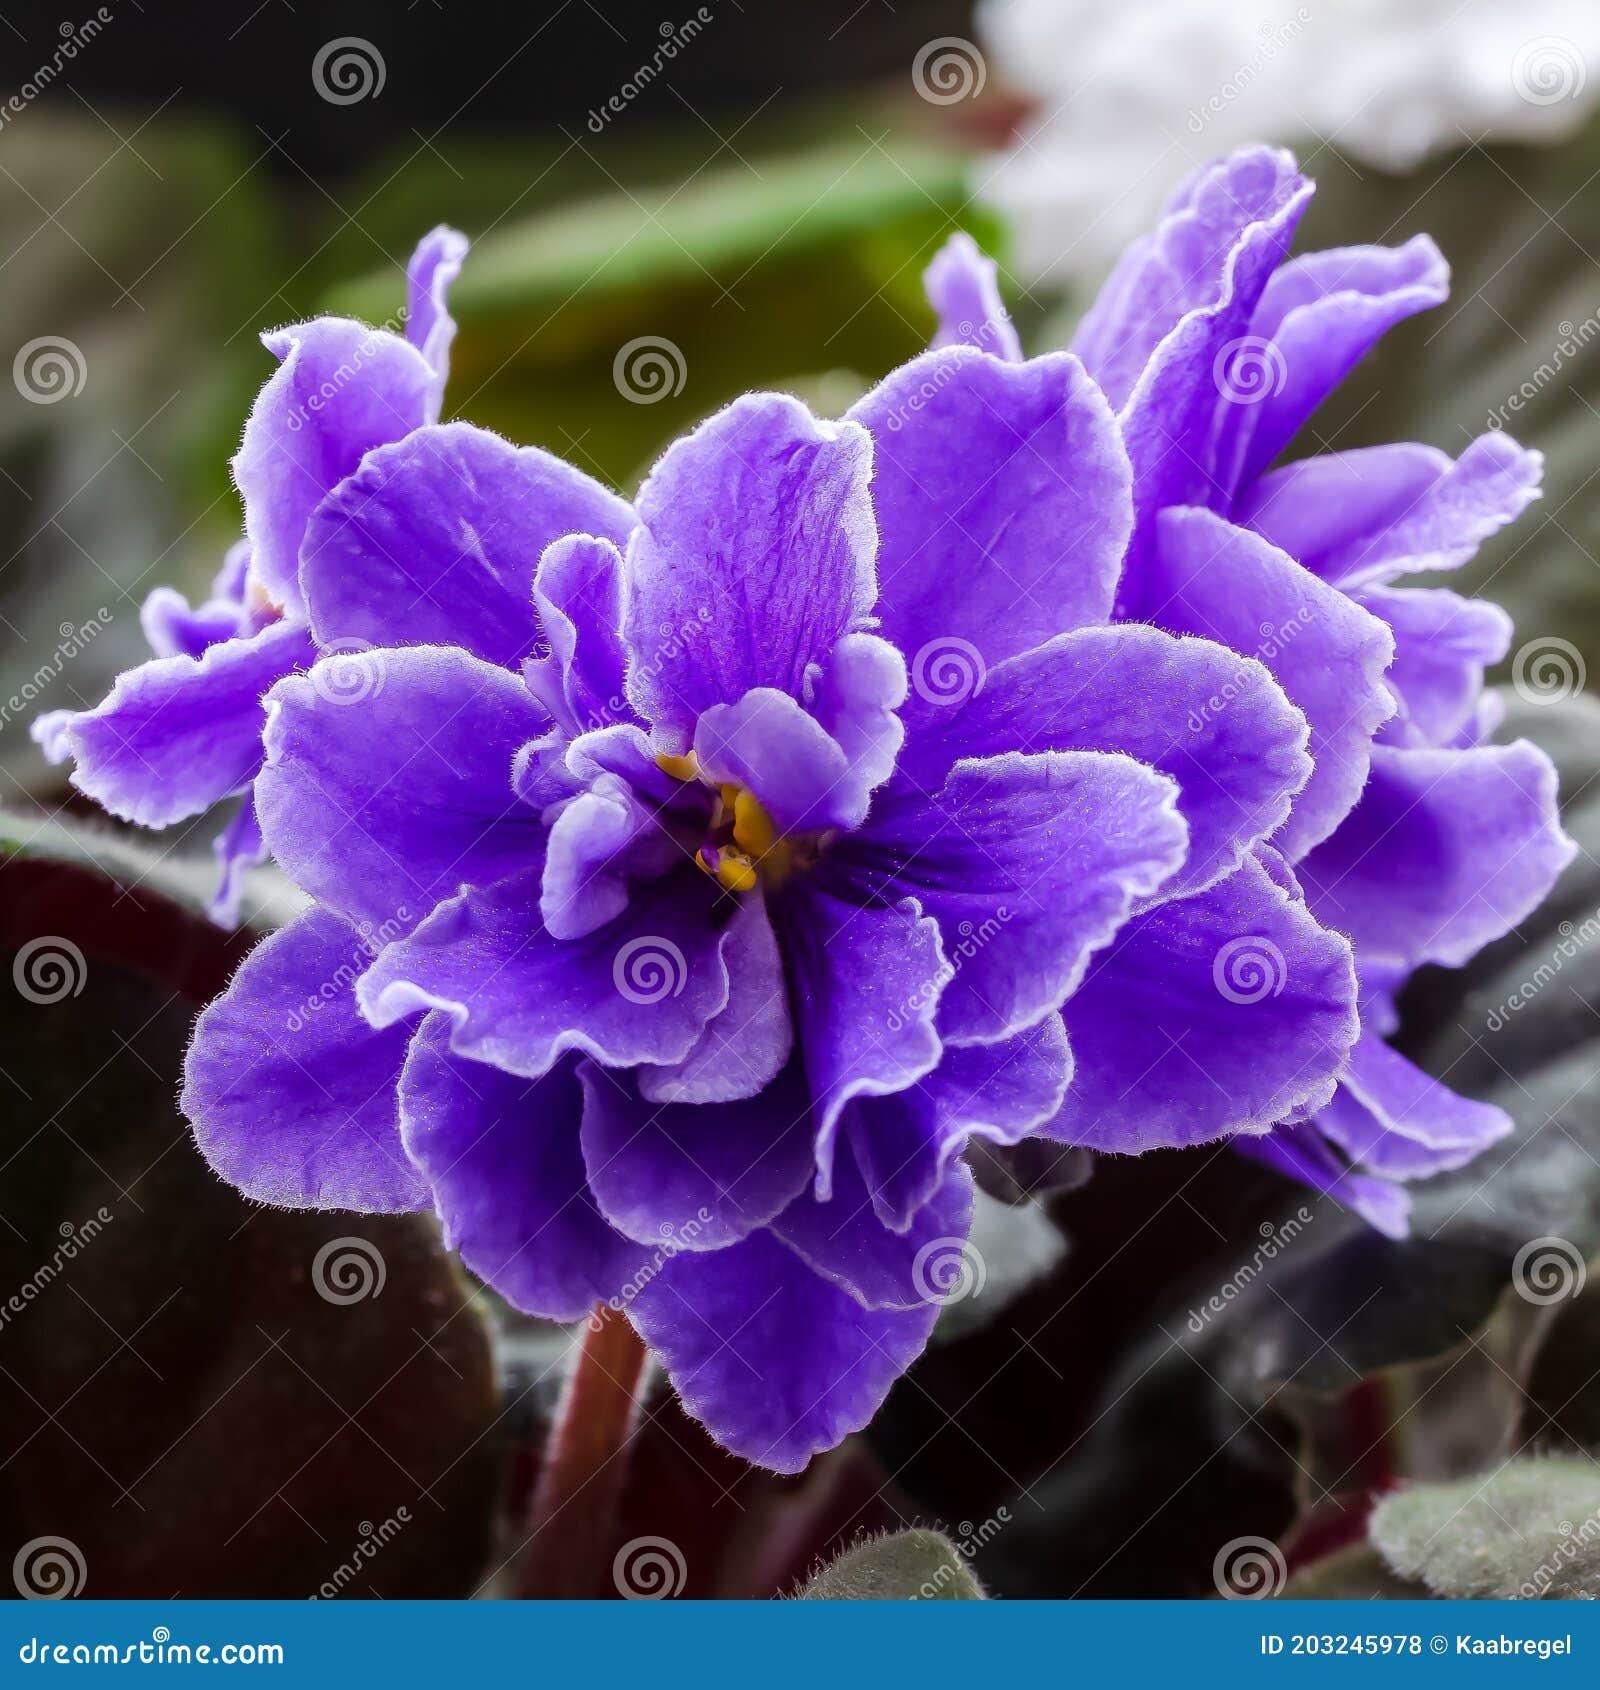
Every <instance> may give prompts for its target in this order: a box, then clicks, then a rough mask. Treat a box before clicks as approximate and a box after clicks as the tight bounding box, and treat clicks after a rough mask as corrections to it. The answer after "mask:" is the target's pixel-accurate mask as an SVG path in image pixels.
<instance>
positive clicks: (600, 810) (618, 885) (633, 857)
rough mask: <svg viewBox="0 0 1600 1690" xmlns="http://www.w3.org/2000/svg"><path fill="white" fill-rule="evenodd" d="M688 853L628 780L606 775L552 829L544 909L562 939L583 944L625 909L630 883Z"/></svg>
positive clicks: (546, 920)
mask: <svg viewBox="0 0 1600 1690" xmlns="http://www.w3.org/2000/svg"><path fill="white" fill-rule="evenodd" d="M682 855H683V849H682V847H681V846H680V845H679V844H678V842H677V841H676V840H675V839H674V838H673V837H672V836H671V834H669V833H667V832H666V831H665V830H664V829H663V828H662V826H661V824H660V822H659V821H658V820H657V818H656V815H655V812H654V811H653V810H652V809H651V808H649V807H648V806H647V805H644V804H641V803H640V802H639V800H638V799H637V798H636V797H635V796H634V794H633V789H632V788H631V787H630V786H629V785H628V784H627V782H626V781H623V780H620V779H618V777H617V776H615V775H602V776H601V777H600V778H599V779H598V780H597V781H595V783H594V785H593V786H591V787H590V788H589V790H588V791H587V792H581V793H579V794H578V796H577V797H576V798H573V799H572V800H571V801H570V802H568V803H567V804H566V806H565V807H564V808H563V809H562V811H561V813H560V814H559V815H558V816H557V817H556V819H555V821H554V822H553V823H552V824H551V827H550V839H549V844H548V848H547V851H546V855H545V864H544V880H543V883H542V890H541V892H540V895H539V907H540V911H541V913H542V914H543V916H544V924H545V927H546V928H547V929H548V930H549V932H550V933H551V934H552V935H553V936H554V937H555V938H557V939H581V938H582V937H583V935H584V934H585V933H592V932H593V931H594V930H595V928H597V927H603V926H604V925H605V924H606V923H607V922H608V921H610V920H612V919H613V918H614V917H616V916H618V915H621V913H622V912H623V910H625V909H626V908H627V906H628V882H629V880H630V878H638V879H654V877H655V876H656V875H658V874H665V873H666V871H667V870H668V869H669V868H671V867H672V866H673V864H674V863H675V862H677V861H678V860H679V859H680V858H681V857H682Z"/></svg>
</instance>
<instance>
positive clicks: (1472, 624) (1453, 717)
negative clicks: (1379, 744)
mask: <svg viewBox="0 0 1600 1690" xmlns="http://www.w3.org/2000/svg"><path fill="white" fill-rule="evenodd" d="M1351 596H1352V597H1353V598H1354V599H1355V601H1356V603H1357V604H1359V605H1360V606H1361V607H1362V609H1363V610H1370V611H1371V612H1372V614H1373V615H1374V616H1376V617H1377V618H1378V619H1379V621H1381V622H1383V623H1384V624H1385V625H1386V626H1387V627H1388V629H1389V632H1390V633H1391V634H1393V635H1394V662H1393V663H1392V664H1391V665H1390V667H1389V672H1388V675H1387V676H1386V677H1385V678H1386V679H1387V681H1388V683H1389V686H1390V688H1391V689H1392V690H1393V692H1394V695H1395V697H1396V699H1397V700H1398V701H1399V705H1400V708H1399V709H1398V711H1396V713H1395V714H1394V716H1392V717H1391V718H1390V719H1389V721H1387V722H1386V723H1385V724H1384V725H1383V728H1382V729H1381V730H1380V737H1381V738H1382V739H1383V740H1385V741H1386V742H1388V743H1389V744H1391V745H1449V744H1452V743H1453V742H1454V741H1455V739H1456V737H1457V736H1458V735H1459V734H1460V733H1461V731H1462V729H1463V728H1464V727H1466V726H1467V724H1468V723H1469V722H1471V721H1472V720H1473V718H1474V717H1475V715H1476V714H1477V709H1478V702H1479V699H1480V698H1481V696H1482V693H1483V671H1484V669H1485V667H1486V666H1487V665H1489V664H1491V663H1498V662H1499V661H1500V659H1501V658H1502V657H1504V656H1505V654H1506V652H1507V651H1508V650H1509V649H1510V647H1511V618H1510V617H1509V616H1507V615H1506V613H1505V612H1504V611H1503V610H1502V609H1501V608H1500V606H1499V605H1497V604H1492V603H1491V602H1490V601H1489V600H1488V599H1464V598H1462V597H1461V596H1460V595H1459V594H1458V593H1452V592H1450V591H1448V590H1447V589H1446V588H1444V587H1399V588H1389V587H1367V588H1364V589H1363V590H1362V591H1360V592H1357V593H1354V594H1352V595H1351Z"/></svg>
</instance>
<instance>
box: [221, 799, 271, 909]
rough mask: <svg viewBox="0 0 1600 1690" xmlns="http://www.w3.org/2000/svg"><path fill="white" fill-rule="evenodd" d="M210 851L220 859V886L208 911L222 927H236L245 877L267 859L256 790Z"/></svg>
mask: <svg viewBox="0 0 1600 1690" xmlns="http://www.w3.org/2000/svg"><path fill="white" fill-rule="evenodd" d="M211 851H212V855H213V856H215V857H216V859H217V889H216V891H215V892H214V893H213V894H212V896H211V901H210V902H209V903H208V904H207V905H206V914H207V915H209V916H210V917H211V919H212V920H213V921H214V922H216V924H217V925H218V926H219V927H237V926H238V925H239V905H240V902H241V900H242V899H243V896H244V877H245V875H246V874H247V873H248V872H249V871H250V870H251V869H253V868H255V867H257V866H258V865H260V864H261V863H264V862H265V861H266V860H267V842H266V841H265V840H264V839H263V838H262V837H261V822H260V818H259V817H258V816H257V815H256V799H255V793H254V792H253V791H252V792H247V793H246V794H245V795H244V798H243V800H242V801H241V802H240V805H239V808H238V809H237V810H236V811H235V812H234V814H233V816H232V818H231V819H230V820H229V822H228V825H227V826H226V827H225V828H223V830H222V832H221V833H219V834H218V835H217V837H216V838H215V839H214V840H212V842H211Z"/></svg>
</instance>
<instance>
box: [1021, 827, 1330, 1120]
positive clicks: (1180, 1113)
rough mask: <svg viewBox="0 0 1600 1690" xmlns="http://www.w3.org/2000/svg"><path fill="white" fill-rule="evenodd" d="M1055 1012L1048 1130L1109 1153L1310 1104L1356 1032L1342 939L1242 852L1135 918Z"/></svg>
mask: <svg viewBox="0 0 1600 1690" xmlns="http://www.w3.org/2000/svg"><path fill="white" fill-rule="evenodd" d="M1062 1014H1063V1017H1064V1019H1065V1021H1066V1024H1067V1036H1068V1037H1069V1038H1070V1039H1071V1041H1072V1049H1073V1054H1074V1056H1075V1057H1076V1060H1077V1068H1076V1071H1075V1072H1074V1074H1073V1079H1072V1084H1071V1086H1069V1087H1068V1089H1067V1098H1066V1103H1065V1105H1064V1106H1063V1108H1062V1110H1061V1113H1060V1114H1059V1115H1058V1116H1057V1117H1056V1119H1055V1121H1054V1123H1053V1124H1052V1126H1051V1128H1050V1130H1049V1136H1051V1137H1053V1138H1058V1139H1061V1140H1063V1141H1064V1142H1066V1143H1069V1144H1082V1145H1087V1146H1089V1148H1091V1149H1093V1150H1109V1151H1123V1152H1137V1151H1143V1150H1154V1149H1158V1148H1163V1147H1167V1146H1172V1145H1189V1144H1202V1143H1204V1142H1206V1141H1207V1140H1210V1139H1216V1138H1222V1137H1225V1136H1227V1135H1228V1134H1231V1133H1261V1132H1265V1131H1266V1130H1267V1129H1268V1128H1269V1127H1271V1126H1272V1124H1273V1123H1274V1122H1275V1121H1280V1120H1282V1119H1283V1118H1284V1117H1285V1116H1286V1115H1288V1114H1290V1113H1292V1112H1293V1111H1294V1110H1295V1109H1296V1108H1299V1107H1301V1106H1302V1105H1304V1104H1306V1103H1307V1102H1308V1101H1312V1100H1314V1101H1315V1103H1316V1104H1318V1105H1319V1106H1320V1104H1322V1103H1324V1102H1326V1101H1327V1099H1328V1097H1329V1096H1330V1095H1331V1093H1332V1088H1333V1081H1334V1076H1335V1074H1336V1073H1337V1072H1338V1070H1339V1068H1340V1067H1341V1066H1342V1064H1343V1062H1344V1059H1345V1056H1346V1054H1347V1053H1348V1052H1349V1050H1350V1047H1351V1046H1352V1045H1353V1044H1354V1043H1355V1039H1356V1034H1357V1031H1358V1021H1357V1015H1356V980H1355V969H1354V966H1353V963H1352V959H1351V953H1350V947H1349V945H1348V944H1347V943H1346V942H1345V941H1344V940H1343V939H1342V938H1340V937H1339V936H1338V935H1337V934H1334V933H1330V932H1327V931H1326V930H1325V929H1323V928H1321V927H1319V926H1318V925H1317V924H1316V922H1315V921H1314V920H1312V918H1311V916H1310V915H1309V914H1308V912H1307V910H1306V907H1305V905H1304V904H1302V903H1300V902H1298V901H1297V900H1296V899H1295V898H1294V897H1293V896H1292V895H1291V894H1290V893H1288V892H1286V891H1285V890H1284V889H1283V888H1282V887H1281V886H1279V885H1278V884H1277V883H1276V881H1275V880H1274V879H1273V878H1272V877H1271V876H1270V875H1269V874H1268V873H1267V871H1266V870H1265V869H1264V868H1263V867H1262V866H1261V865H1260V864H1259V863H1258V862H1256V861H1255V859H1254V858H1248V859H1246V861H1245V863H1244V865H1243V866H1242V867H1241V868H1240V869H1239V870H1238V872H1237V873H1235V874H1233V875H1230V876H1229V878H1228V879H1226V880H1224V881H1221V882H1219V883H1218V884H1217V885H1215V886H1212V887H1210V888H1209V889H1208V890H1206V891H1204V892H1200V893H1197V894H1196V895H1195V896H1194V897H1191V898H1180V899H1178V900H1177V901H1175V902H1173V903H1170V904H1163V905H1161V906H1160V907H1159V908H1156V909H1153V910H1150V911H1147V912H1146V913H1145V914H1143V915H1138V916H1135V917H1134V918H1133V920H1132V921H1130V922H1129V923H1128V924H1127V926H1126V927H1124V928H1123V930H1122V932H1121V933H1120V934H1119V935H1118V936H1117V939H1116V942H1115V943H1114V944H1113V945H1112V946H1111V947H1110V948H1109V949H1107V950H1105V951H1103V952H1102V953H1101V954H1100V955H1099V956H1098V957H1097V958H1096V959H1095V960H1094V962H1093V963H1092V964H1091V965H1090V968H1089V972H1088V975H1087V976H1086V977H1085V979H1084V982H1083V984H1082V986H1080V987H1079V989H1078V991H1077V992H1076V994H1075V995H1074V996H1073V997H1072V999H1071V1000H1070V1001H1069V1002H1068V1004H1067V1005H1066V1008H1065V1009H1064V1010H1063V1011H1062Z"/></svg>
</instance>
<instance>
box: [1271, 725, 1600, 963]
mask: <svg viewBox="0 0 1600 1690" xmlns="http://www.w3.org/2000/svg"><path fill="white" fill-rule="evenodd" d="M1576 849H1577V847H1576V846H1575V845H1574V844H1573V842H1572V841H1571V840H1570V839H1569V838H1568V837H1567V836H1566V834H1565V833H1563V832H1562V830H1561V824H1560V822H1559V820H1558V819H1557V814H1556V771H1555V768H1554V766H1553V765H1552V763H1551V762H1550V759H1549V758H1548V757H1546V756H1545V754H1544V753H1543V752H1542V751H1540V750H1538V749H1537V748H1536V747H1535V746H1532V745H1530V744H1528V742H1527V741H1526V740H1519V741H1518V742H1517V743H1516V744H1515V745H1486V746H1479V747H1477V748H1475V749H1472V750H1466V751H1455V750H1445V751H1435V750H1426V749H1410V748H1406V749H1401V748H1399V747H1395V746H1384V745H1380V746H1375V747H1374V748H1373V752H1372V779H1371V780H1370V781H1369V782H1368V783H1367V788H1366V790H1365V792H1363V793H1362V795H1361V802H1360V803H1359V804H1358V805H1357V806H1356V808H1355V809H1354V810H1353V811H1352V812H1351V814H1350V817H1349V819H1348V820H1347V821H1346V822H1345V824H1344V825H1343V826H1342V827H1341V828H1340V829H1339V831H1338V832H1337V833H1336V834H1334V836H1333V837H1332V838H1331V839H1329V840H1328V841H1327V842H1326V843H1325V844H1322V845H1319V846H1318V847H1317V849H1316V850H1315V851H1313V852H1312V853H1311V855H1310V856H1308V857H1306V858H1305V859H1304V860H1303V861H1302V862H1301V863H1300V864H1299V871H1300V878H1301V880H1302V881H1303V882H1304V884H1305V889H1306V898H1307V900H1308V901H1309V903H1310V905H1311V908H1312V909H1313V910H1314V911H1315V912H1316V915H1317V918H1318V919H1319V920H1321V921H1324V922H1326V923H1327V924H1328V925H1329V926H1330V927H1337V928H1338V929H1339V930H1340V932H1342V933H1348V934H1349V935H1350V937H1351V939H1352V940H1353V941H1354V943H1355V946H1356V949H1357V950H1359V951H1360V952H1361V954H1362V956H1363V957H1367V956H1370V957H1372V958H1374V959H1377V960H1381V961H1387V962H1398V963H1405V964H1408V965H1410V966H1412V967H1415V966H1416V965H1418V964H1419V963H1424V962H1439V963H1443V964H1445V965H1446V966H1447V967H1450V968H1458V967H1460V965H1461V964H1462V963H1464V962H1466V961H1467V960H1468V959H1469V958H1470V957H1472V956H1474V955H1475V954H1476V953H1477V952H1478V951H1479V950H1481V949H1482V948H1483V946H1484V945H1486V944H1488V942H1489V941H1490V940H1491V939H1498V938H1499V937H1500V935H1501V934H1502V933H1506V932H1509V931H1510V930H1511V928H1513V927H1515V926H1516V924H1517V923H1518V922H1519V921H1521V920H1522V919H1523V918H1524V917H1525V916H1527V915H1529V914H1530V913H1531V912H1532V911H1533V910H1534V909H1535V908H1537V906H1538V905H1539V904H1540V903H1541V902H1542V901H1543V899H1544V896H1545V894H1546V893H1547V892H1548V891H1549V890H1550V888H1551V886H1552V885H1554V884H1555V879H1556V876H1557V875H1558V874H1560V872H1561V871H1562V869H1564V868H1565V867H1566V866H1567V864H1568V863H1569V862H1570V861H1571V860H1572V856H1573V853H1574V852H1575V851H1576Z"/></svg>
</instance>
